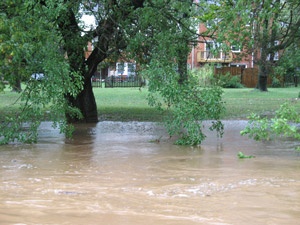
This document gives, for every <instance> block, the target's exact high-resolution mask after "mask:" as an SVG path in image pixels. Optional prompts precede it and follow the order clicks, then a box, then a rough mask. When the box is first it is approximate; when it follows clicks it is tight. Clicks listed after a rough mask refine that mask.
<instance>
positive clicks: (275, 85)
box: [271, 77, 281, 88]
mask: <svg viewBox="0 0 300 225" xmlns="http://www.w3.org/2000/svg"><path fill="white" fill-rule="evenodd" d="M271 86H272V87H273V88H279V87H281V83H280V80H279V79H277V78H276V77H273V78H272V85H271Z"/></svg>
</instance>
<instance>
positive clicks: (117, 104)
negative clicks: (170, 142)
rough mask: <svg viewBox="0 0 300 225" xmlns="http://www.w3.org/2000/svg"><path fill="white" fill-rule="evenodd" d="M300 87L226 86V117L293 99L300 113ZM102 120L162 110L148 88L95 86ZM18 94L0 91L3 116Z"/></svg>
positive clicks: (268, 110) (152, 117) (266, 111)
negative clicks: (149, 101) (258, 88)
mask: <svg viewBox="0 0 300 225" xmlns="http://www.w3.org/2000/svg"><path fill="white" fill-rule="evenodd" d="M299 92H300V88H294V87H291V88H269V91H268V92H265V93H264V92H259V91H256V90H254V89H250V88H243V89H224V96H223V99H224V101H225V106H226V113H225V114H224V115H223V116H222V118H223V119H244V118H246V117H247V116H248V115H249V114H250V113H251V112H256V113H259V114H262V115H272V114H273V113H274V111H275V110H277V109H278V108H279V106H280V105H281V104H283V103H284V102H286V101H290V102H293V104H295V106H296V107H297V109H298V110H299V114H300V100H296V98H298V94H299ZM94 93H95V97H96V102H97V106H98V113H99V118H100V120H115V121H130V120H135V121H160V120H161V119H162V117H161V115H160V113H159V112H157V111H156V110H155V109H153V108H151V107H149V106H148V105H147V99H146V98H147V89H146V88H142V89H141V91H140V90H139V88H94ZM18 97H19V94H17V93H12V92H10V90H7V89H6V90H5V92H3V93H0V113H1V116H3V115H5V114H8V113H11V112H13V111H15V110H16V109H17V107H18V104H13V103H14V102H15V101H16V100H17V98H18Z"/></svg>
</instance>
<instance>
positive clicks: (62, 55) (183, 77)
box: [0, 0, 222, 144]
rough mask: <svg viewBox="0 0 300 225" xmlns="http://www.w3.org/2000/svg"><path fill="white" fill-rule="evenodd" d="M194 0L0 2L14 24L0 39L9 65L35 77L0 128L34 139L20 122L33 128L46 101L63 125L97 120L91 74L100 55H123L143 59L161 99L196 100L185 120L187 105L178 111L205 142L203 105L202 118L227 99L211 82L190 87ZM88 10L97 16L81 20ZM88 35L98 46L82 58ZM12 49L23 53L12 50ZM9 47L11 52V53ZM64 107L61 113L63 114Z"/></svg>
mask: <svg viewBox="0 0 300 225" xmlns="http://www.w3.org/2000/svg"><path fill="white" fill-rule="evenodd" d="M195 6H196V5H195V3H194V1H192V0H186V1H182V0H97V1H92V0H91V1H81V0H72V1H68V0H64V1H60V0H47V1H42V0H27V1H25V3H24V1H21V0H16V1H14V2H13V3H11V1H4V2H3V3H0V8H1V14H0V15H1V21H0V24H2V23H5V24H6V25H5V27H9V28H8V29H6V30H5V33H6V34H7V36H6V37H5V38H4V39H3V41H2V40H1V41H0V42H1V43H0V44H1V45H2V47H3V46H4V47H5V49H4V50H2V51H3V53H4V54H3V58H4V59H5V61H6V63H5V66H6V67H10V68H20V65H19V64H20V63H22V65H23V68H24V70H23V71H22V76H19V78H20V79H22V80H24V81H26V80H31V81H30V82H27V86H26V89H25V90H24V92H23V93H22V96H23V97H22V98H23V100H24V102H25V104H24V107H23V110H22V112H21V113H20V114H19V115H18V116H17V117H16V118H8V121H7V123H2V124H1V126H2V127H4V126H6V128H10V132H9V133H6V134H3V131H5V130H9V129H1V130H2V131H1V132H2V133H1V132H0V134H2V136H3V135H4V136H5V139H4V142H8V141H11V140H15V139H21V140H28V139H29V141H32V140H35V137H36V132H33V133H30V132H29V133H28V132H27V133H26V132H19V131H20V130H19V127H20V126H21V124H24V122H30V123H29V124H30V126H31V128H32V129H30V130H36V128H37V127H38V125H39V122H40V121H41V120H42V118H43V107H44V106H45V105H49V103H51V104H50V105H51V107H52V108H51V113H50V114H51V115H50V116H52V117H51V119H52V120H53V121H54V122H55V125H57V124H60V125H62V126H61V127H62V128H63V129H66V128H68V126H67V123H66V122H76V121H84V122H96V121H98V114H97V106H96V101H95V97H94V94H93V90H92V85H91V77H92V75H93V74H94V73H95V71H96V69H97V66H98V65H99V63H101V62H103V61H105V60H108V61H116V60H118V59H119V58H120V57H122V58H124V57H125V58H128V59H130V60H135V61H136V62H137V63H138V64H139V68H140V70H142V71H143V73H144V76H147V78H148V79H149V80H150V86H149V90H150V92H151V93H154V92H159V94H160V95H161V96H162V97H163V99H164V102H163V103H162V104H166V105H167V106H168V107H171V106H174V105H175V109H177V110H179V111H180V112H182V110H183V106H184V108H190V107H194V109H195V110H194V111H193V110H188V111H186V112H188V113H190V118H189V120H190V125H188V126H186V125H184V122H183V121H187V119H184V118H183V117H182V116H185V115H186V114H188V113H179V114H180V115H179V114H178V115H179V116H180V117H179V119H178V120H177V121H178V124H179V126H178V129H189V127H192V128H193V131H192V133H193V140H192V141H190V142H189V143H191V144H198V143H199V142H201V140H202V139H203V137H204V135H203V134H202V131H201V124H198V123H195V120H198V119H199V117H197V116H198V115H199V113H198V112H200V111H203V113H200V115H201V118H200V119H207V118H208V117H210V118H211V119H219V114H220V113H221V111H222V107H221V102H220V99H221V92H220V91H215V90H214V91H213V93H212V94H211V95H210V94H203V93H202V92H201V90H200V89H197V88H194V87H192V89H193V90H189V89H190V88H191V85H190V83H189V79H188V71H187V56H188V53H189V51H190V47H191V43H193V42H194V41H195V39H196V38H197V35H196V27H197V26H196V25H195V24H194V23H195V22H196V23H197V21H195V18H196V16H195V13H196V9H197V8H196V7H195ZM83 14H88V15H90V16H92V17H93V18H94V19H95V21H96V23H95V24H94V25H93V26H90V27H85V25H84V23H82V20H81V18H82V15H83ZM14 26H16V27H18V28H17V30H14V29H13V27H14ZM16 34H18V35H16ZM11 35H16V39H13V40H11V39H10V38H9V36H11ZM88 41H92V42H93V45H94V46H93V47H94V48H93V51H92V52H91V54H90V56H89V57H88V59H85V58H84V54H83V53H84V49H85V48H86V45H87V43H88ZM1 45H0V47H1ZM12 52H18V54H16V53H15V54H13V55H12ZM8 55H12V56H11V57H10V59H8V58H7V56H8ZM13 63H14V65H17V66H13ZM18 63H19V64H18ZM34 73H42V74H44V78H43V79H44V81H45V80H46V82H36V80H32V79H29V78H30V76H31V74H34ZM11 77H12V75H11V72H9V73H5V79H6V80H9V81H11ZM207 93H209V91H207ZM153 96H154V95H152V96H151V97H150V98H151V100H150V104H152V105H156V106H160V105H161V104H160V103H159V100H160V99H161V98H157V99H155V98H153ZM201 96H202V97H203V98H212V97H214V96H216V97H215V98H214V101H209V102H213V103H212V106H211V107H212V109H213V113H211V112H210V110H209V109H207V108H209V107H210V105H209V104H206V102H208V101H206V100H201ZM182 102H184V104H183V103H182ZM195 103H196V104H195ZM218 105H219V106H218ZM62 114H64V115H65V118H64V119H61V118H62V117H61V116H62ZM12 121H17V126H13V125H12ZM173 121H176V120H173ZM14 124H16V123H14ZM178 124H177V125H178ZM191 124H194V125H191ZM214 128H216V129H218V130H221V128H222V126H221V124H220V123H219V122H218V123H216V124H213V128H212V129H214ZM63 131H66V130H63ZM173 133H175V132H173ZM187 133H189V132H187ZM198 134H200V135H198ZM0 136H1V135H0ZM187 136H188V135H187ZM185 137H186V136H185Z"/></svg>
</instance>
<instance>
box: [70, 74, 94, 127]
mask: <svg viewBox="0 0 300 225" xmlns="http://www.w3.org/2000/svg"><path fill="white" fill-rule="evenodd" d="M67 99H68V101H69V104H70V105H72V106H75V107H76V108H78V109H79V110H80V112H81V113H82V116H83V118H82V119H81V120H79V119H78V118H73V117H71V116H70V115H66V116H67V119H68V122H87V123H96V122H98V113H97V104H96V100H95V96H94V93H93V87H92V82H91V79H85V81H84V85H83V90H82V91H81V93H80V94H79V95H78V96H76V97H75V98H73V97H70V96H68V98H67Z"/></svg>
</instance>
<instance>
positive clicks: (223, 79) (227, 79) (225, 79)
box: [217, 73, 244, 88]
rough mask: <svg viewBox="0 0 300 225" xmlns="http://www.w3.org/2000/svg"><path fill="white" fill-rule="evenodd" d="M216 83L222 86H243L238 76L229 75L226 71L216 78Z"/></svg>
mask: <svg viewBox="0 0 300 225" xmlns="http://www.w3.org/2000/svg"><path fill="white" fill-rule="evenodd" d="M217 83H218V84H219V85H220V86H221V87H223V88H243V87H244V86H243V85H242V84H241V79H240V76H231V74H229V73H226V74H225V75H220V76H219V77H218V78H217Z"/></svg>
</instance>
